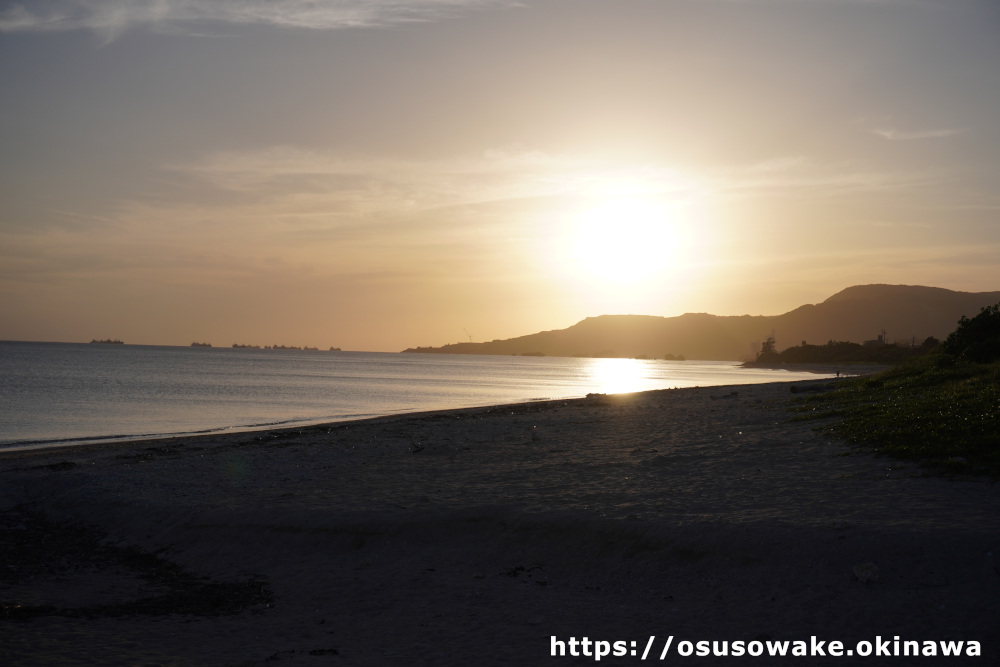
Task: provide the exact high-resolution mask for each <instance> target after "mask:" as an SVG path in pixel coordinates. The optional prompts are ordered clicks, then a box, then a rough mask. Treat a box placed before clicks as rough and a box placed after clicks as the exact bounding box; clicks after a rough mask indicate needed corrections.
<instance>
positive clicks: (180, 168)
mask: <svg viewBox="0 0 1000 667" xmlns="http://www.w3.org/2000/svg"><path fill="white" fill-rule="evenodd" d="M169 169H170V170H171V171H174V172H179V173H183V174H185V175H187V176H190V177H193V178H194V179H196V180H198V181H200V182H204V183H208V184H210V185H211V186H213V187H215V188H220V189H222V190H226V191H230V192H233V193H237V194H245V195H247V196H250V197H263V198H270V199H272V201H274V200H277V199H286V198H288V197H293V198H294V199H295V200H296V206H297V207H298V206H301V204H303V203H304V201H305V200H307V199H308V200H312V201H314V202H315V203H316V204H317V205H319V206H321V207H322V208H323V209H324V210H327V211H329V212H331V213H333V212H340V213H344V214H370V213H389V212H394V211H395V212H415V211H429V210H434V209H440V208H446V207H455V206H472V205H478V204H485V203H491V202H501V201H510V200H525V199H532V198H545V197H559V196H624V195H629V194H640V193H643V194H657V193H661V194H662V193H680V192H689V191H690V190H691V188H692V187H693V185H692V183H691V182H690V181H688V180H686V179H685V178H683V177H682V176H680V175H679V174H678V173H676V172H675V171H673V170H671V169H669V168H666V167H662V166H657V165H639V166H626V167H622V166H613V165H607V164H602V163H600V162H599V161H596V160H589V159H586V158H580V157H572V156H565V155H556V154H549V153H544V152H541V151H537V150H529V149H526V148H523V147H521V146H516V145H515V146H507V147H503V148H494V149H490V150H487V151H485V152H484V153H483V154H482V155H481V156H478V157H464V158H452V159H442V160H431V161H407V160H395V159H387V158H357V159H350V158H344V157H341V156H337V155H333V154H329V153H324V152H319V151H312V150H307V149H301V148H297V147H290V146H278V147H273V148H270V149H267V150H263V151H252V152H230V153H216V154H211V155H207V156H205V157H203V158H202V159H200V160H198V161H195V162H191V163H186V164H178V165H172V166H170V167H169Z"/></svg>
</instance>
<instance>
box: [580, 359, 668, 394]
mask: <svg viewBox="0 0 1000 667" xmlns="http://www.w3.org/2000/svg"><path fill="white" fill-rule="evenodd" d="M649 365H650V362H648V361H643V360H640V359H592V360H591V363H590V365H589V366H588V367H587V376H588V379H589V381H590V383H591V384H592V385H593V387H594V389H593V391H594V393H598V394H624V393H630V392H633V391H645V390H647V389H653V388H654V384H655V383H654V382H653V381H652V378H650V373H649V370H650V369H649Z"/></svg>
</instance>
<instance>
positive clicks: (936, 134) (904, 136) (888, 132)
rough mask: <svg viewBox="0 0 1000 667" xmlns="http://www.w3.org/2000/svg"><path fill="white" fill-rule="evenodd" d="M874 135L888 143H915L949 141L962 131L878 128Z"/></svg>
mask: <svg viewBox="0 0 1000 667" xmlns="http://www.w3.org/2000/svg"><path fill="white" fill-rule="evenodd" d="M872 132H873V133H874V134H877V135H878V136H880V137H882V138H883V139H885V140H887V141H915V140H919V139H947V138H948V137H953V136H955V135H957V134H961V133H962V132H964V130H961V129H939V130H916V131H910V132H907V131H905V130H895V129H892V128H878V129H874V130H872Z"/></svg>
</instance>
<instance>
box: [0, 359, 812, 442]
mask: <svg viewBox="0 0 1000 667" xmlns="http://www.w3.org/2000/svg"><path fill="white" fill-rule="evenodd" d="M816 377H817V376H816V375H815V374H812V373H799V372H793V371H785V370H770V369H748V368H740V367H739V365H738V364H736V363H733V362H711V361H684V362H676V361H651V360H638V359H577V358H564V357H501V356H481V355H444V354H393V353H373V352H335V351H329V352H327V351H312V350H264V349H234V348H207V347H160V346H143V345H114V344H73V343H30V342H0V448H3V449H12V448H25V447H31V448H34V447H46V446H54V445H65V444H85V443H88V442H102V441H110V440H126V439H141V438H152V437H162V436H168V435H184V434H193V433H208V432H214V431H227V430H231V431H238V430H246V431H250V430H257V429H263V428H276V427H281V426H294V425H300V424H301V425H304V424H315V423H323V422H332V421H342V420H350V419H360V418H364V417H373V416H382V415H391V414H396V413H402V412H416V411H422V410H436V409H445V408H459V407H471V406H482V405H495V404H504V403H515V402H523V401H534V400H545V399H558V398H574V397H582V396H585V395H587V394H588V393H623V392H634V391H645V390H650V389H669V388H673V387H693V386H717V385H731V384H753V383H759V382H773V381H781V380H797V379H808V378H816Z"/></svg>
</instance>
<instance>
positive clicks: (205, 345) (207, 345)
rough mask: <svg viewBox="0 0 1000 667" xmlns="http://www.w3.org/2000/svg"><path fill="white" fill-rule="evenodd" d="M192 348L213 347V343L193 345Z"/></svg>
mask: <svg viewBox="0 0 1000 667" xmlns="http://www.w3.org/2000/svg"><path fill="white" fill-rule="evenodd" d="M191 347H212V344H211V343H191Z"/></svg>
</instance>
